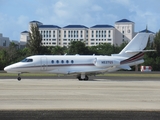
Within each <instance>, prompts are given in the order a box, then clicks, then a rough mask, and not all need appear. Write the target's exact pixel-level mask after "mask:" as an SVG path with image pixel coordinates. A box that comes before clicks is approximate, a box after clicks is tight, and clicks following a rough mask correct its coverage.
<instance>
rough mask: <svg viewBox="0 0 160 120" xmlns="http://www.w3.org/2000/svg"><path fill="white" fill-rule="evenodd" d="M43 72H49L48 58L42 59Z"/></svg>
mask: <svg viewBox="0 0 160 120" xmlns="http://www.w3.org/2000/svg"><path fill="white" fill-rule="evenodd" d="M41 70H47V58H46V57H43V58H41Z"/></svg>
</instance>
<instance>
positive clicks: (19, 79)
mask: <svg viewBox="0 0 160 120" xmlns="http://www.w3.org/2000/svg"><path fill="white" fill-rule="evenodd" d="M20 75H21V74H20V73H19V74H18V78H17V80H18V81H21V76H20Z"/></svg>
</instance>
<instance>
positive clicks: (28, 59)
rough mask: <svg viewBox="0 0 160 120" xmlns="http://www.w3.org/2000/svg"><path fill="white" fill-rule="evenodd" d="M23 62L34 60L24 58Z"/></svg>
mask: <svg viewBox="0 0 160 120" xmlns="http://www.w3.org/2000/svg"><path fill="white" fill-rule="evenodd" d="M21 62H33V59H27V58H26V59H24V60H22V61H21Z"/></svg>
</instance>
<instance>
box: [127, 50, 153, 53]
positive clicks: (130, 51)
mask: <svg viewBox="0 0 160 120" xmlns="http://www.w3.org/2000/svg"><path fill="white" fill-rule="evenodd" d="M154 51H156V50H136V51H135V50H127V51H125V53H139V52H154Z"/></svg>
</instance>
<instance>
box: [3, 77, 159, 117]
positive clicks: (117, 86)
mask: <svg viewBox="0 0 160 120" xmlns="http://www.w3.org/2000/svg"><path fill="white" fill-rule="evenodd" d="M159 93H160V81H159V80H158V79H156V80H149V79H147V80H142V79H140V80H138V79H136V80H133V79H132V80H123V79H119V80H118V79H117V80H113V79H112V78H109V79H104V78H96V79H94V80H91V81H78V80H77V79H22V81H20V82H19V81H17V80H16V79H1V80H0V111H1V112H0V117H3V118H5V117H6V118H7V116H8V115H10V114H15V115H17V116H18V115H19V117H20V116H22V114H21V113H23V114H24V116H25V115H27V116H28V117H31V116H30V115H33V116H34V115H39V116H41V115H42V116H41V117H44V116H43V114H40V113H44V115H47V114H48V115H50V116H51V117H55V114H56V115H57V116H59V119H62V118H63V117H60V116H62V114H63V115H65V116H66V118H70V119H71V117H70V115H72V116H73V118H74V116H75V115H78V116H79V119H81V118H82V117H81V116H83V115H84V117H83V119H84V118H86V119H89V118H93V117H94V118H98V116H99V118H101V119H103V118H106V117H107V116H109V115H113V114H114V115H113V116H110V117H109V118H112V117H114V116H115V117H116V116H117V117H118V118H120V116H121V115H126V118H130V117H133V115H136V116H137V115H138V116H139V118H143V117H146V116H148V117H146V118H152V117H154V118H159V117H160V114H159V113H160V112H159V111H160V94H159ZM17 111H18V112H17ZM31 111H32V112H31ZM59 111H61V112H59ZM76 111H79V112H76ZM18 113H20V114H18ZM29 113H30V114H29ZM49 113H50V114H49ZM51 113H52V114H51ZM58 113H59V114H58ZM67 113H68V114H67ZM73 113H75V114H73ZM126 113H128V114H126ZM140 113H141V115H139V114H140ZM119 115H120V116H119ZM153 115H154V116H153ZM33 116H32V117H33ZM67 116H68V117H67ZM87 116H90V117H87ZM96 116H97V117H96ZM127 116H128V117H127ZM138 116H137V117H138ZM24 118H25V117H24ZM57 118H58V117H57ZM124 118H125V116H123V117H122V116H121V119H124ZM27 119H28V118H27ZM46 119H47V118H46ZM77 119H78V118H77Z"/></svg>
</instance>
